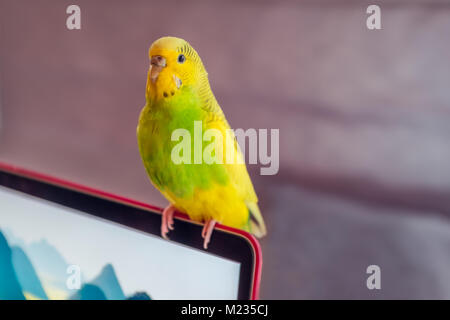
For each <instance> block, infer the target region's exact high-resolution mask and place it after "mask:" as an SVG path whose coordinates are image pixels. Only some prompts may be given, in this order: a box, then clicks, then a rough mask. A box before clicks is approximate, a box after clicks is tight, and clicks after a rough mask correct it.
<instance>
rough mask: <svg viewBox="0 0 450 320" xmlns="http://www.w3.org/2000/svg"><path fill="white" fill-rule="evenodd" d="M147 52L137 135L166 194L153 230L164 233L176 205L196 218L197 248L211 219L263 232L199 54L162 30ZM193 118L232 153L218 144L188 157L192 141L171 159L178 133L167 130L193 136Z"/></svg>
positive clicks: (246, 176) (239, 157)
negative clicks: (203, 157)
mask: <svg viewBox="0 0 450 320" xmlns="http://www.w3.org/2000/svg"><path fill="white" fill-rule="evenodd" d="M149 59H150V66H149V70H148V73H147V84H146V89H145V97H146V103H145V106H144V107H143V108H142V110H141V112H140V115H139V120H138V126H137V141H138V147H139V153H140V156H141V158H142V162H143V164H144V167H145V170H146V172H147V174H148V176H149V178H150V181H151V183H152V184H153V185H154V186H155V187H156V188H157V189H158V190H159V191H160V192H161V193H162V195H163V196H164V197H165V198H166V199H167V200H168V201H169V205H168V206H167V207H166V208H165V209H164V210H163V212H162V222H161V236H162V237H163V238H164V239H168V236H167V234H168V233H169V232H170V231H171V230H174V218H173V215H174V212H175V211H178V212H181V213H185V214H187V215H188V216H189V218H190V219H191V220H193V221H196V222H198V223H203V224H204V225H203V229H202V232H201V235H202V237H203V247H204V249H207V248H208V244H209V243H210V241H211V235H212V233H213V230H214V228H215V226H216V224H217V223H219V224H222V225H226V226H230V227H233V228H238V229H242V230H244V231H247V232H250V233H252V234H253V235H255V236H256V237H259V238H260V237H263V236H264V235H265V234H266V232H267V231H266V226H265V223H264V219H263V217H262V215H261V212H260V210H259V207H258V197H257V195H256V193H255V190H254V187H253V184H252V181H251V179H250V176H249V174H248V171H247V168H246V165H245V162H244V161H243V155H242V152H241V150H240V147H239V144H238V143H237V141H236V137H235V135H234V133H233V131H232V130H231V128H230V125H229V124H228V121H227V119H226V118H225V115H224V113H223V111H222V109H221V107H220V106H219V103H218V102H217V99H216V98H215V96H214V94H213V91H212V89H211V86H210V83H209V80H208V73H207V72H206V69H205V67H204V64H203V62H202V60H201V58H200V56H199V54H198V53H197V51H196V50H195V49H194V48H193V47H192V46H191V45H190V44H189V43H188V42H187V41H186V40H184V39H181V38H177V37H162V38H159V39H158V40H156V41H154V42H153V43H152V45H151V46H150V48H149ZM199 123H200V124H201V129H202V130H203V131H205V130H206V131H207V130H209V129H213V130H215V131H214V132H216V133H218V132H219V133H221V134H223V136H224V137H225V140H227V139H231V140H232V143H230V146H231V147H229V149H228V150H226V152H229V151H230V150H231V151H232V152H234V153H231V154H232V156H231V157H230V159H231V160H234V161H225V160H227V159H228V158H227V159H226V152H221V150H220V149H214V151H213V152H212V153H211V155H212V156H213V157H214V159H215V162H212V163H211V161H210V162H208V163H207V162H206V161H204V162H201V163H198V162H197V163H196V162H195V159H194V160H193V161H192V159H193V158H194V157H195V155H194V154H192V153H195V150H194V149H195V148H194V146H192V147H189V148H187V149H186V150H184V151H183V152H182V153H184V152H186V154H183V156H184V159H185V160H186V159H187V160H191V161H185V162H182V163H180V162H179V161H174V159H173V152H174V148H175V147H176V145H177V144H178V143H179V140H174V139H173V133H174V132H175V131H176V130H180V129H181V130H182V131H181V132H183V133H187V134H188V135H189V136H190V138H192V136H194V138H195V132H194V131H195V126H196V125H198V124H199ZM216 140H217V138H214V141H215V142H218V141H219V140H217V141H216ZM227 141H228V140H227ZM192 144H193V143H192V140H191V145H192ZM194 144H195V143H194ZM219 146H220V145H219ZM205 149H206V147H202V149H201V150H200V151H201V152H205ZM191 151H192V152H191ZM222 151H223V150H222ZM202 154H203V153H202ZM230 159H228V160H230Z"/></svg>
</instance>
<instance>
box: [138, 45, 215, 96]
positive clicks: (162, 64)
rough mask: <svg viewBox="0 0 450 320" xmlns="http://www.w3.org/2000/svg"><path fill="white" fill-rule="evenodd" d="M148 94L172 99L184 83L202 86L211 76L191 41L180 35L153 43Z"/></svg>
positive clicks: (150, 50) (185, 84) (150, 56)
mask: <svg viewBox="0 0 450 320" xmlns="http://www.w3.org/2000/svg"><path fill="white" fill-rule="evenodd" d="M149 58H150V69H149V71H148V79H147V89H146V96H147V98H150V99H152V100H160V99H170V98H171V97H173V96H175V95H176V94H177V92H178V90H180V89H181V88H182V87H183V86H192V87H196V86H200V85H202V83H203V82H204V81H203V80H204V79H207V73H206V70H205V68H204V66H203V63H202V61H201V59H200V57H199V55H198V54H197V52H196V51H195V50H194V48H192V47H191V45H190V44H189V43H188V42H187V41H185V40H183V39H180V38H175V37H163V38H160V39H158V40H156V41H155V42H153V44H152V45H151V46H150V49H149Z"/></svg>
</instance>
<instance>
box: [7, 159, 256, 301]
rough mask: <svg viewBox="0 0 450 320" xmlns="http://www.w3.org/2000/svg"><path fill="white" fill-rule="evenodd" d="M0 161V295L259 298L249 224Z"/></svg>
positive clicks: (153, 298) (88, 298) (118, 298)
mask: <svg viewBox="0 0 450 320" xmlns="http://www.w3.org/2000/svg"><path fill="white" fill-rule="evenodd" d="M161 211H162V210H161V209H160V208H157V207H154V206H151V205H147V204H144V203H140V202H137V201H133V200H129V199H126V198H123V197H120V196H116V195H112V194H108V193H105V192H102V191H98V190H94V189H91V188H88V187H84V186H80V185H77V184H74V183H70V182H67V181H63V180H61V179H57V178H54V177H49V176H45V175H43V174H38V173H35V172H31V171H28V170H23V169H20V168H16V167H14V166H11V165H8V164H1V163H0V283H2V285H1V286H0V299H9V300H16V299H17V300H22V299H39V300H53V299H57V300H127V299H129V300H159V299H169V300H171V299H226V300H229V299H237V300H246V299H257V298H258V293H259V281H260V276H261V266H262V257H261V249H260V246H259V244H258V242H257V240H256V239H255V238H254V237H253V236H252V235H250V234H248V233H247V232H244V231H242V230H237V229H233V228H229V227H226V226H222V225H218V226H217V227H216V230H215V231H214V233H213V236H212V239H211V243H210V245H209V248H208V250H204V249H203V246H202V245H203V239H202V238H201V229H202V225H201V224H199V223H195V222H193V221H190V220H189V218H188V217H187V216H185V215H183V214H179V213H177V214H176V215H175V230H174V231H172V232H171V233H170V234H169V236H170V240H164V239H162V238H161V236H160V225H161Z"/></svg>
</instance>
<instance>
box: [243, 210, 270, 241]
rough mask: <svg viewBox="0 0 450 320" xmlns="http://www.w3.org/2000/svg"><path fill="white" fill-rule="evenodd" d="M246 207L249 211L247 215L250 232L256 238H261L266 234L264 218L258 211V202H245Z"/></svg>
mask: <svg viewBox="0 0 450 320" xmlns="http://www.w3.org/2000/svg"><path fill="white" fill-rule="evenodd" d="M247 208H248V211H249V213H250V215H249V225H250V232H251V233H252V234H254V235H255V236H256V237H258V238H262V237H264V236H265V235H266V233H267V230H266V225H265V224H264V219H263V217H262V215H261V212H260V211H259V207H258V204H256V203H255V202H247Z"/></svg>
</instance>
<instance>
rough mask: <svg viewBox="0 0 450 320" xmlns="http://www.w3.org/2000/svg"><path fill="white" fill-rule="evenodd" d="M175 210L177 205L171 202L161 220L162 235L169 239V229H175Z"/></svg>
mask: <svg viewBox="0 0 450 320" xmlns="http://www.w3.org/2000/svg"><path fill="white" fill-rule="evenodd" d="M174 212H175V207H174V206H173V205H172V204H170V205H169V206H167V207H166V208H165V209H164V210H163V213H162V221H161V236H162V237H163V238H164V239H166V240H168V239H169V237H168V236H167V233H168V232H169V230H173V213H174Z"/></svg>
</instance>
